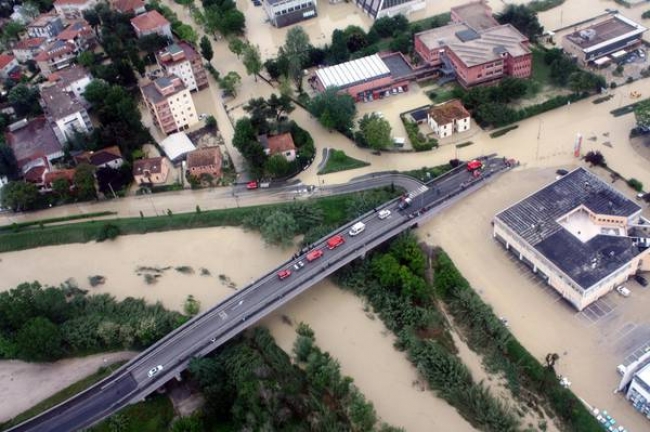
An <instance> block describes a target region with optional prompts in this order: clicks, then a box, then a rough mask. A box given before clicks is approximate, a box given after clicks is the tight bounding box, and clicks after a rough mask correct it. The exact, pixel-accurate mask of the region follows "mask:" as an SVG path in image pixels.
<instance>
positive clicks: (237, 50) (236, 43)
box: [228, 37, 248, 58]
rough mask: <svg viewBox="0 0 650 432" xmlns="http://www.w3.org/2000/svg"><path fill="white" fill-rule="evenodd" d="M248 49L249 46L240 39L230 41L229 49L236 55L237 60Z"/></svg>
mask: <svg viewBox="0 0 650 432" xmlns="http://www.w3.org/2000/svg"><path fill="white" fill-rule="evenodd" d="M246 47H248V44H247V43H246V42H244V41H243V40H241V39H239V38H238V37H233V38H230V40H229V41H228V49H229V50H230V52H231V53H233V54H235V55H236V56H237V58H239V56H240V55H242V54H243V53H244V51H245V50H246Z"/></svg>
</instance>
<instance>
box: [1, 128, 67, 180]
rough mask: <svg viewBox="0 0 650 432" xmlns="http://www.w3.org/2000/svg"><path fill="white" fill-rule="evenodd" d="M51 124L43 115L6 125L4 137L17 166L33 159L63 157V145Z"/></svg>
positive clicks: (22, 166)
mask: <svg viewBox="0 0 650 432" xmlns="http://www.w3.org/2000/svg"><path fill="white" fill-rule="evenodd" d="M53 126H54V125H53V124H52V123H51V122H50V121H49V120H47V119H46V118H45V117H37V118H34V119H32V120H29V121H28V120H27V119H24V120H20V121H18V122H16V123H13V124H11V125H9V126H8V127H7V132H5V139H6V142H7V144H8V145H9V146H10V147H11V149H12V150H13V151H14V155H15V156H16V161H18V166H19V167H20V168H21V169H23V172H25V170H24V168H25V167H26V166H28V165H29V163H30V162H31V161H33V160H37V159H40V158H45V160H46V161H47V162H51V161H52V160H54V159H58V158H61V157H63V145H62V143H61V142H60V141H59V140H58V139H57V136H56V134H55V133H54V128H53Z"/></svg>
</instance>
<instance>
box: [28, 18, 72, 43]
mask: <svg viewBox="0 0 650 432" xmlns="http://www.w3.org/2000/svg"><path fill="white" fill-rule="evenodd" d="M63 28H64V25H63V21H62V20H61V17H60V16H58V15H56V14H50V13H47V14H40V15H39V16H38V17H36V19H35V20H34V21H32V22H31V23H29V24H28V25H27V34H28V35H29V37H30V38H45V39H50V38H53V37H55V36H56V35H58V34H59V33H61V32H62V31H63Z"/></svg>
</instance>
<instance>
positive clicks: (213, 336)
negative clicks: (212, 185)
mask: <svg viewBox="0 0 650 432" xmlns="http://www.w3.org/2000/svg"><path fill="white" fill-rule="evenodd" d="M505 169H507V168H506V165H505V163H504V160H503V159H500V158H499V159H496V158H490V159H486V160H485V169H484V172H485V173H486V176H489V175H491V173H498V172H502V171H504V170H505ZM472 182H473V183H478V182H479V181H477V180H476V179H473V177H472V176H471V174H470V173H468V172H467V171H466V169H465V168H464V166H461V167H459V168H457V169H455V170H453V171H450V172H449V173H447V174H445V175H443V176H440V177H438V178H437V179H434V180H433V181H431V182H429V184H428V185H427V186H428V187H421V188H419V189H418V190H416V191H414V192H411V196H412V203H411V205H410V206H409V207H408V208H407V209H405V210H402V211H400V210H399V209H398V205H399V203H400V200H399V199H395V200H392V201H390V202H388V203H387V204H384V205H383V206H380V207H378V209H377V210H379V209H389V210H390V211H391V215H390V216H389V217H388V218H387V219H384V220H380V219H379V218H378V217H377V214H376V213H375V212H374V211H370V212H369V213H367V214H365V215H364V216H362V217H361V218H359V219H357V220H355V221H352V222H350V223H348V224H347V225H345V226H343V227H341V228H339V229H338V230H337V231H335V232H333V233H331V234H330V235H328V236H327V237H326V238H323V239H321V240H320V241H319V242H317V243H316V244H315V245H314V248H313V249H321V250H323V256H322V257H321V258H319V259H317V260H315V261H313V262H311V263H309V262H307V260H306V259H305V253H306V251H305V253H302V254H301V255H299V257H297V258H296V259H293V260H291V261H289V262H286V263H284V264H283V265H282V266H280V267H278V268H276V269H274V270H273V271H271V272H269V273H267V274H266V275H264V276H263V277H262V278H261V279H259V280H258V281H256V282H254V283H253V284H251V285H249V286H247V287H245V288H242V289H241V290H239V291H237V292H236V293H235V294H233V295H232V296H231V297H229V298H228V299H226V300H224V301H223V302H222V303H220V304H218V305H216V306H215V307H213V308H212V309H210V310H208V311H206V312H204V313H203V314H201V315H199V316H197V317H196V318H194V319H193V320H191V321H189V322H188V323H186V324H185V325H184V326H182V327H180V328H178V329H176V330H174V331H173V332H171V333H170V334H169V335H167V336H165V337H164V338H163V339H161V340H160V341H158V342H157V343H156V344H154V345H152V346H151V347H150V348H148V349H147V350H146V351H144V352H143V353H141V354H140V355H139V356H138V357H136V358H135V359H133V360H132V361H131V362H129V363H128V364H126V365H124V366H123V367H121V368H120V369H119V370H118V371H116V372H115V373H113V375H111V376H110V377H107V378H106V379H104V380H103V381H102V382H100V383H98V384H95V385H94V386H93V387H91V388H89V389H88V390H86V391H85V392H82V393H80V394H78V395H76V396H74V397H73V398H71V399H69V400H68V401H65V402H63V403H62V404H60V405H58V406H56V407H54V408H52V409H50V410H49V411H47V412H45V413H43V414H42V415H40V416H37V417H35V418H33V419H30V420H27V421H25V422H23V423H22V424H20V425H18V426H16V427H15V428H13V429H11V430H12V431H43V432H45V431H47V432H58V431H61V432H67V431H73V430H79V429H82V428H86V427H89V426H91V425H93V424H95V423H97V422H98V421H100V420H101V419H103V418H105V417H107V416H109V415H111V414H113V413H115V412H117V411H119V409H121V408H123V407H124V406H126V405H128V404H130V403H135V402H138V401H141V400H143V399H144V398H145V397H146V396H147V395H149V394H151V393H152V392H154V391H155V390H156V389H158V388H159V387H161V386H162V385H164V384H165V383H166V382H167V381H169V380H171V379H173V378H174V377H178V376H180V373H181V372H182V371H183V370H184V369H185V368H186V367H187V364H188V363H189V361H190V360H191V359H192V358H193V357H199V356H204V355H206V354H208V353H209V352H211V351H212V350H214V349H216V348H217V347H218V346H220V345H222V344H223V343H225V342H227V341H228V340H229V339H231V338H232V337H233V336H235V335H236V334H238V333H239V332H241V331H242V330H244V329H245V328H247V327H249V326H251V325H253V324H254V323H255V322H256V321H258V320H260V319H261V318H263V317H264V316H265V315H267V314H268V313H270V312H272V311H274V310H275V309H277V308H279V307H280V306H282V305H283V304H284V303H286V302H288V301H289V300H291V299H292V298H294V297H296V296H297V295H299V294H301V293H302V292H303V291H305V290H306V289H308V288H309V287H311V286H313V285H314V284H315V283H317V282H318V281H320V280H322V279H324V278H325V277H327V276H328V275H329V274H331V273H333V272H334V271H336V270H337V269H338V268H340V267H342V266H344V265H345V264H347V263H348V262H350V261H352V260H353V259H355V258H357V257H358V256H363V255H364V254H365V253H366V252H367V251H368V250H370V249H371V248H372V247H375V246H377V245H378V244H381V243H382V242H384V241H386V240H387V239H388V238H390V237H393V236H395V235H397V234H399V233H400V232H402V231H404V230H405V229H408V228H410V227H412V226H414V225H415V224H416V223H417V221H418V217H414V215H417V214H420V213H424V212H425V209H426V210H427V211H430V210H435V209H436V208H438V207H444V204H443V203H444V201H445V200H446V199H447V197H452V196H455V195H458V194H459V193H461V192H462V193H464V194H468V193H470V192H471V191H472V190H473V188H472V187H471V185H472ZM459 199H460V198H459ZM358 221H363V222H364V223H365V225H366V229H365V230H364V231H363V232H362V233H361V234H359V235H357V236H355V237H351V236H350V235H349V234H348V231H349V228H350V226H352V225H353V224H354V223H356V222H358ZM335 234H342V235H343V237H344V239H345V243H343V244H342V245H340V246H339V247H337V248H335V249H333V250H329V249H328V248H327V246H326V242H327V239H328V238H329V237H331V236H332V235H335ZM313 249H311V250H313ZM298 260H301V261H303V262H304V263H305V266H304V268H302V269H301V270H299V271H294V270H293V267H292V266H293V264H294V263H296V262H297V261H298ZM285 268H286V269H289V268H290V269H291V271H292V274H291V276H289V277H288V278H287V279H285V280H279V278H278V276H277V272H278V271H279V270H282V269H285ZM158 365H161V366H163V370H161V371H159V372H158V373H157V374H155V375H154V376H153V377H149V376H148V371H149V370H151V369H152V368H154V367H156V366H158Z"/></svg>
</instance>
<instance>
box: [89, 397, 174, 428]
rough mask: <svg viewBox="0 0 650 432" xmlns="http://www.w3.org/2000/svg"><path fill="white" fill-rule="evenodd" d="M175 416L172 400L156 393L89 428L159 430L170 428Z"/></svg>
mask: <svg viewBox="0 0 650 432" xmlns="http://www.w3.org/2000/svg"><path fill="white" fill-rule="evenodd" d="M173 418H174V407H173V405H172V402H171V400H169V398H168V397H167V396H164V395H159V394H156V395H154V396H152V397H150V398H148V399H147V400H146V401H144V402H140V403H138V404H135V405H129V406H128V407H126V408H124V409H123V410H122V411H120V412H118V413H117V414H115V415H113V416H112V417H109V418H108V419H106V420H104V421H103V422H101V423H99V424H98V425H97V426H94V427H92V428H90V429H88V430H89V431H92V432H114V431H134V432H135V431H137V432H159V431H166V430H169V425H170V424H171V421H172V419H173Z"/></svg>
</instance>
